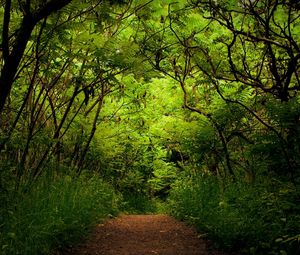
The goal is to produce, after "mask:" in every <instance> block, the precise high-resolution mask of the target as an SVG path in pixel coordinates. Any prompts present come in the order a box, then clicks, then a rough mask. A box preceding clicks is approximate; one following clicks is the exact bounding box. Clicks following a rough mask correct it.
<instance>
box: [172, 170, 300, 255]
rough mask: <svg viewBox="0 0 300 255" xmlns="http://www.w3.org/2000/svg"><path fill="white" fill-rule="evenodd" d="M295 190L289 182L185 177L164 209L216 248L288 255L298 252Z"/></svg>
mask: <svg viewBox="0 0 300 255" xmlns="http://www.w3.org/2000/svg"><path fill="white" fill-rule="evenodd" d="M295 192H296V191H295V189H294V188H293V186H292V185H290V184H289V183H279V182H273V181H270V182H269V183H257V184H255V185H253V184H247V183H243V182H232V181H230V182H227V183H226V182H220V181H219V180H218V179H217V178H216V177H213V176H208V177H205V178H204V177H198V178H194V179H192V178H185V179H182V180H180V181H178V182H177V183H176V184H175V185H174V186H173V189H172V191H171V195H170V198H169V211H170V213H171V214H173V215H174V216H175V217H177V218H179V219H183V220H186V221H188V222H189V223H191V224H193V225H195V226H196V227H197V228H198V229H199V231H202V232H203V231H204V232H206V233H207V234H208V236H209V237H210V238H211V239H213V240H214V241H215V242H216V243H217V244H218V245H219V246H220V247H222V248H225V249H228V250H236V251H240V252H244V253H247V254H293V255H294V254H299V252H300V251H299V244H300V242H299V239H297V237H298V236H299V229H300V221H299V219H300V217H299V215H300V214H299V212H300V207H299V205H298V204H297V202H296V197H297V196H296V193H295ZM282 237H284V238H282ZM288 238H290V239H288ZM284 240H285V241H284ZM286 240H289V241H286ZM297 249H298V250H297ZM297 252H298V253H297Z"/></svg>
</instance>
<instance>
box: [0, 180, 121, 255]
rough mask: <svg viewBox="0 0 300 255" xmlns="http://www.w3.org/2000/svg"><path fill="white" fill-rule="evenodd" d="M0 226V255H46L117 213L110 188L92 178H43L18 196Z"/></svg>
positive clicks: (11, 202) (115, 201) (114, 199)
mask: <svg viewBox="0 0 300 255" xmlns="http://www.w3.org/2000/svg"><path fill="white" fill-rule="evenodd" d="M6 211H7V213H6V216H5V217H4V219H3V222H2V225H1V232H2V233H1V237H0V248H1V252H0V253H1V254H22V255H27V254H28V255H35V254H48V253H49V252H50V251H51V250H52V249H54V248H59V247H62V246H63V245H66V244H69V243H71V242H74V241H76V240H78V239H79V238H80V237H82V236H83V235H85V234H86V232H87V231H88V230H89V227H90V226H91V225H93V224H95V223H96V222H97V221H99V220H100V219H104V218H106V217H108V216H110V215H115V214H116V213H117V197H116V196H115V194H114V192H113V188H112V187H111V186H109V185H108V184H106V183H104V182H103V181H102V180H101V179H99V178H98V177H96V176H93V177H86V176H81V177H79V178H76V179H74V178H71V177H70V176H64V177H61V178H58V179H57V180H55V181H49V180H47V179H44V180H42V181H40V182H39V183H38V184H37V185H36V186H35V187H34V188H32V189H31V190H30V192H28V193H26V194H18V195H16V196H15V198H14V199H13V201H10V207H7V208H6Z"/></svg>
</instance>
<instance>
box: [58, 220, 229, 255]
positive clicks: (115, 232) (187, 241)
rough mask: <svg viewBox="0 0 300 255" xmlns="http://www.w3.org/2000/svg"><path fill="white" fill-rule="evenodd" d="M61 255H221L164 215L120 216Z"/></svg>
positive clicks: (184, 227) (98, 227)
mask: <svg viewBox="0 0 300 255" xmlns="http://www.w3.org/2000/svg"><path fill="white" fill-rule="evenodd" d="M63 254H64V255H71V254H73V255H147V254H150V255H151V254H153V255H155V254H156V255H224V253H220V252H216V251H210V250H209V249H208V248H207V241H206V240H204V239H201V238H200V237H199V236H198V235H197V233H196V232H195V231H194V230H193V229H192V228H190V227H188V226H186V225H184V224H183V223H181V222H178V221H176V220H175V219H174V218H172V217H170V216H167V215H123V216H120V217H118V218H116V219H110V220H107V221H106V222H105V223H104V224H99V225H98V226H97V227H96V228H95V230H94V231H93V233H92V234H91V236H90V237H89V239H88V240H86V241H85V242H83V243H82V244H79V245H78V246H75V247H72V248H69V249H68V251H66V252H64V253H63Z"/></svg>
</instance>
